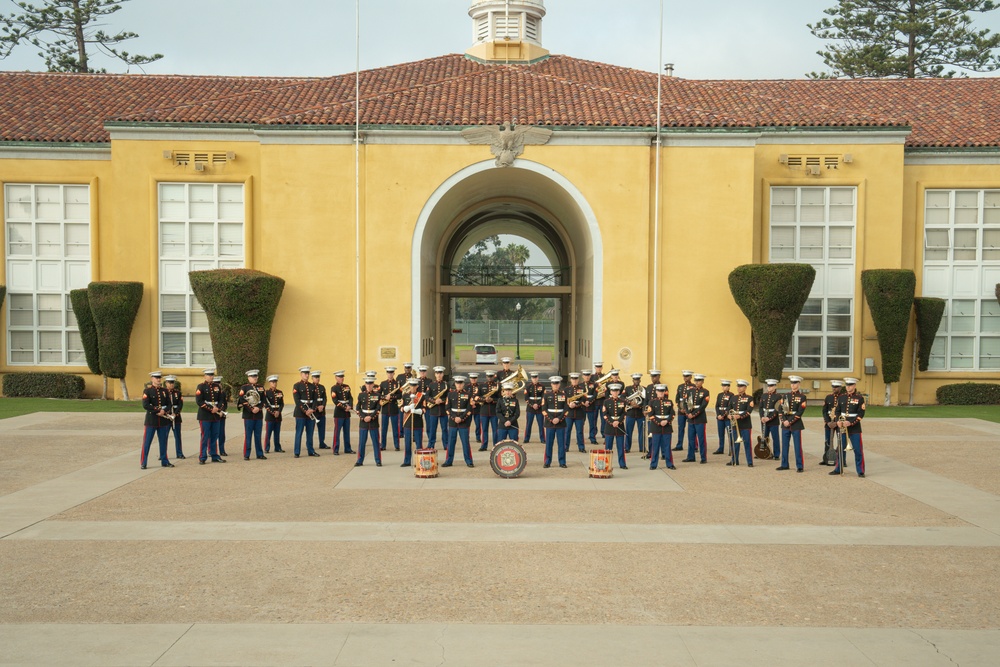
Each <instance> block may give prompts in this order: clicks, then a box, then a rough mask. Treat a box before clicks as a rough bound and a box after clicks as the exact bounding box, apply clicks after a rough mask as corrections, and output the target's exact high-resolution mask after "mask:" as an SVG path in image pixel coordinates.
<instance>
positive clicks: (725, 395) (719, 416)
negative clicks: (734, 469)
mask: <svg viewBox="0 0 1000 667" xmlns="http://www.w3.org/2000/svg"><path fill="white" fill-rule="evenodd" d="M721 384H722V391H720V392H719V395H718V396H716V397H715V424H716V428H717V429H718V431H719V448H718V449H716V450H715V451H714V452H712V454H725V453H726V433H727V432H728V431H729V411H730V410H731V409H732V403H733V399H734V398H735V397H736V394H734V393H733V392H731V391H730V390H729V388H730V387H731V386H732V383H731V382H730V381H729V380H723V381H722V383H721Z"/></svg>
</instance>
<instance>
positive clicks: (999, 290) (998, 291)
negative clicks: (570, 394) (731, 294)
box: [0, 283, 1000, 303]
mask: <svg viewBox="0 0 1000 667" xmlns="http://www.w3.org/2000/svg"><path fill="white" fill-rule="evenodd" d="M993 294H995V295H996V297H997V303H1000V283H997V287H996V290H995V291H994V292H993ZM0 303H3V299H2V298H0Z"/></svg>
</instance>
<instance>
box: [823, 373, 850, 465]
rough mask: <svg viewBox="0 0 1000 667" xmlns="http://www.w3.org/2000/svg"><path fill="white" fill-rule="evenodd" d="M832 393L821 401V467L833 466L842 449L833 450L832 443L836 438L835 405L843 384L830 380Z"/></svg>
mask: <svg viewBox="0 0 1000 667" xmlns="http://www.w3.org/2000/svg"><path fill="white" fill-rule="evenodd" d="M830 387H831V388H832V391H831V392H830V393H829V394H827V395H826V398H824V399H823V460H822V461H820V462H819V464H820V465H821V466H835V465H837V462H836V461H834V459H835V458H837V452H838V451H840V452H841V454H843V453H844V452H843V451H842V449H839V448H834V447H833V443H834V440H835V439H836V437H837V403H838V402H839V400H840V395H841V394H842V393H843V391H842V390H843V387H844V383H843V382H841V381H840V380H830Z"/></svg>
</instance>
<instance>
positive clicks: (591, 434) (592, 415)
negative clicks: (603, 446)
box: [587, 410, 598, 445]
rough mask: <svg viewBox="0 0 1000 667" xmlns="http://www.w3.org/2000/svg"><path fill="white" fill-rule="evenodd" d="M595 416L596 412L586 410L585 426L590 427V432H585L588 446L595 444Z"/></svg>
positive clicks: (596, 420)
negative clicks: (587, 437)
mask: <svg viewBox="0 0 1000 667" xmlns="http://www.w3.org/2000/svg"><path fill="white" fill-rule="evenodd" d="M597 415H598V411H597V410H587V424H589V426H590V430H589V431H588V432H587V435H588V436H589V437H590V444H592V445H596V444H597V422H598V419H597Z"/></svg>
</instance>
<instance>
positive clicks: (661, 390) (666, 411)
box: [644, 384, 676, 470]
mask: <svg viewBox="0 0 1000 667" xmlns="http://www.w3.org/2000/svg"><path fill="white" fill-rule="evenodd" d="M644 412H645V414H646V415H647V417H648V418H649V433H650V447H649V469H650V470H656V467H657V465H658V464H659V461H660V457H661V456H662V457H663V464H664V465H665V466H666V468H667V470H676V467H675V466H674V453H673V450H672V449H671V448H670V439H671V437H672V436H673V432H674V425H673V422H674V403H673V401H671V400H670V399H669V398H668V397H667V385H665V384H656V385H653V396H652V398H650V399H649V400H648V401H647V402H646V407H645V409H644Z"/></svg>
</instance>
